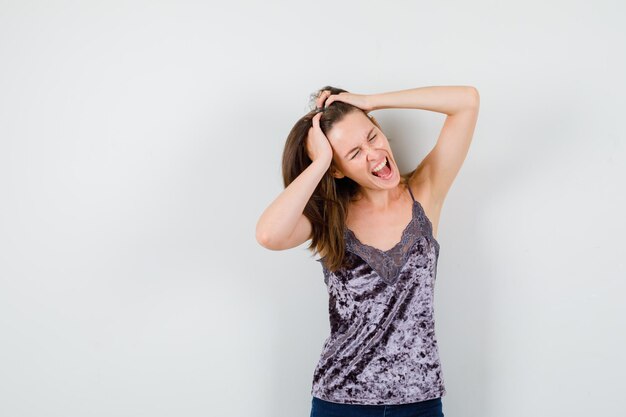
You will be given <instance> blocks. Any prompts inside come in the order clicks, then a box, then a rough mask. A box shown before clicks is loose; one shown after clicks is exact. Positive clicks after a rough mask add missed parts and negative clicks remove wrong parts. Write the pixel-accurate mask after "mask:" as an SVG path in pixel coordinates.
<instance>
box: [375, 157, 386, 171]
mask: <svg viewBox="0 0 626 417" xmlns="http://www.w3.org/2000/svg"><path fill="white" fill-rule="evenodd" d="M386 164H387V157H385V160H384V161H383V162H381V163H380V164H378V166H377V167H375V168H374V169H373V170H372V172H378V171H380V170H381V169H383V167H384V166H385V165H386Z"/></svg>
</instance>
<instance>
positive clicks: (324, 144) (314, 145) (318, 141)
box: [306, 113, 333, 166]
mask: <svg viewBox="0 0 626 417" xmlns="http://www.w3.org/2000/svg"><path fill="white" fill-rule="evenodd" d="M320 117H322V113H317V114H316V115H315V116H313V119H312V120H311V121H312V123H313V126H311V127H310V128H309V133H308V134H307V137H306V150H307V154H308V155H309V158H311V161H315V160H317V159H318V158H321V159H322V160H323V161H327V162H328V165H329V166H330V163H331V161H332V159H333V148H332V147H331V146H330V142H329V141H328V138H326V135H324V132H322V129H321V128H320Z"/></svg>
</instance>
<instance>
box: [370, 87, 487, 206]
mask: <svg viewBox="0 0 626 417" xmlns="http://www.w3.org/2000/svg"><path fill="white" fill-rule="evenodd" d="M367 101H368V104H369V106H368V107H370V108H371V109H372V110H379V109H386V108H394V109H402V108H405V109H422V110H430V111H435V112H439V113H445V114H446V115H447V117H446V120H445V122H444V124H443V127H442V128H441V133H440V134H439V138H438V139H437V143H436V145H435V146H434V148H433V149H432V150H431V151H430V153H429V154H428V155H427V156H426V157H425V158H424V159H423V160H422V162H421V163H420V164H419V165H418V167H417V168H416V169H415V171H414V172H413V174H412V175H411V178H410V179H409V182H411V183H419V184H420V185H421V186H423V185H424V184H427V185H428V188H429V190H430V195H431V198H432V204H433V205H434V206H435V209H436V208H438V209H441V206H442V205H443V200H444V198H445V196H446V194H447V193H448V190H449V189H450V187H451V186H452V182H453V181H454V179H455V178H456V175H457V174H458V172H459V170H460V169H461V165H463V161H464V160H465V157H466V156H467V153H468V150H469V146H470V143H471V141H472V137H473V135H474V128H475V127H476V121H477V120H478V109H479V106H480V96H479V94H478V90H477V89H476V88H475V87H471V86H432V87H419V88H413V89H410V90H401V91H394V92H389V93H381V94H372V95H368V96H367Z"/></svg>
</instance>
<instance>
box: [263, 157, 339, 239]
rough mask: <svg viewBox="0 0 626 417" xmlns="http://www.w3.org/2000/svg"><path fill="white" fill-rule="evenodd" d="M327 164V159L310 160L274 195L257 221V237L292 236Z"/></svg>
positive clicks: (328, 164)
mask: <svg viewBox="0 0 626 417" xmlns="http://www.w3.org/2000/svg"><path fill="white" fill-rule="evenodd" d="M329 166H330V161H324V160H323V159H318V160H315V161H313V162H312V163H311V165H309V166H308V167H307V168H306V169H305V170H304V171H302V173H301V174H300V175H298V177H297V178H296V179H295V180H293V181H292V182H291V184H289V185H288V186H287V188H285V189H284V190H283V191H282V192H281V193H280V194H279V196H278V197H276V199H275V200H274V201H273V202H272V203H271V204H270V205H269V207H267V208H266V209H265V211H264V212H263V214H262V215H261V217H260V218H259V220H258V222H257V226H256V234H257V239H260V240H264V241H273V242H280V241H283V240H285V239H287V238H289V236H291V234H292V232H293V231H294V229H295V227H296V224H297V223H298V220H299V219H300V216H301V215H302V213H303V212H304V207H305V206H306V204H307V203H308V202H309V200H310V199H311V196H312V195H313V191H315V188H317V186H318V184H319V182H320V180H321V179H322V177H323V176H324V174H325V173H326V171H327V170H328V167H329Z"/></svg>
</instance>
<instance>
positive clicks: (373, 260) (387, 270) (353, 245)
mask: <svg viewBox="0 0 626 417" xmlns="http://www.w3.org/2000/svg"><path fill="white" fill-rule="evenodd" d="M409 192H411V189H410V188H409ZM411 198H413V193H412V192H411ZM344 230H345V232H344V236H345V240H346V247H347V249H348V250H349V251H350V252H352V253H354V254H355V255H357V256H359V257H361V258H362V259H363V260H364V261H365V262H367V263H368V264H369V266H370V267H371V268H372V269H373V270H374V271H376V273H378V275H379V276H380V277H381V278H382V279H383V280H384V281H385V282H387V283H389V284H392V283H394V282H395V281H396V280H397V279H398V277H399V275H400V270H401V269H402V267H403V266H404V264H405V263H406V261H407V259H408V256H409V253H410V251H411V248H413V246H414V245H415V243H416V242H418V241H420V240H421V238H424V237H426V238H427V239H429V240H431V241H432V243H433V244H434V245H435V254H436V257H439V242H437V239H435V237H434V236H433V234H432V230H433V229H432V223H431V222H430V219H429V218H428V217H427V216H426V213H425V212H424V208H423V207H422V205H421V204H420V202H419V201H417V200H415V198H413V213H412V218H411V221H410V222H409V224H407V225H406V227H405V228H404V230H403V231H402V238H401V239H400V242H398V243H397V244H396V245H395V246H394V247H393V248H391V249H388V250H386V251H383V250H380V249H378V248H375V247H373V246H370V245H367V244H365V243H362V242H361V241H360V240H359V238H357V237H356V235H355V234H354V232H353V231H352V230H350V229H349V228H348V227H347V226H346V227H345V228H344Z"/></svg>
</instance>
